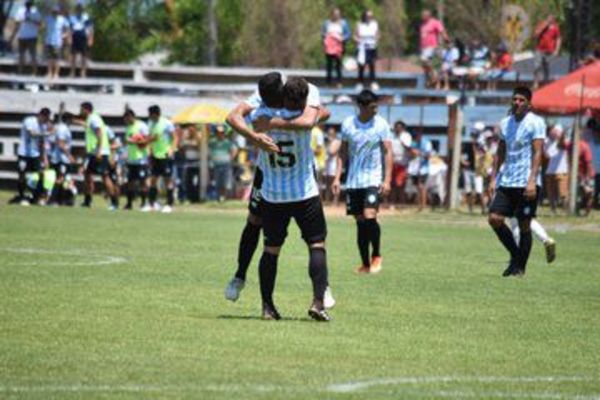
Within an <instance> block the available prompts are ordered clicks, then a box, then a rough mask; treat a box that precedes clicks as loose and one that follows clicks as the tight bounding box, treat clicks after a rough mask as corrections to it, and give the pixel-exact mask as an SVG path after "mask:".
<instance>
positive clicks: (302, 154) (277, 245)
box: [251, 78, 331, 321]
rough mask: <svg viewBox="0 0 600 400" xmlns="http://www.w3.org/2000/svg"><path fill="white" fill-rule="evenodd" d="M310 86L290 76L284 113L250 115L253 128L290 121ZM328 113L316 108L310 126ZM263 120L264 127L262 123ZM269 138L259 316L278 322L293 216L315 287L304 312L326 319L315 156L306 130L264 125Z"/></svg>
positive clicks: (263, 162) (263, 159)
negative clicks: (278, 282)
mask: <svg viewBox="0 0 600 400" xmlns="http://www.w3.org/2000/svg"><path fill="white" fill-rule="evenodd" d="M308 91H309V88H308V83H307V82H306V81H305V80H304V79H302V78H290V79H289V80H288V81H287V82H286V84H285V85H284V88H283V101H284V110H273V109H269V108H267V107H261V108H259V109H257V110H256V111H255V112H253V113H252V115H251V117H252V119H253V120H254V121H255V126H256V127H257V130H259V131H260V130H261V129H260V128H258V127H260V126H264V121H265V120H271V119H272V118H274V117H281V118H283V119H285V120H290V119H293V118H296V117H297V116H299V115H300V114H301V113H302V111H303V110H304V109H305V107H306V104H307V103H306V100H307V96H308ZM328 116H329V115H328V111H326V110H324V109H322V108H316V109H315V110H314V120H313V125H314V124H316V123H317V122H319V120H323V119H327V118H328ZM261 120H262V123H261ZM267 134H268V135H269V137H271V138H272V139H273V140H274V141H275V143H276V144H277V145H278V147H279V152H278V153H268V152H265V151H261V153H260V155H259V161H258V165H259V167H260V169H261V170H262V172H263V182H262V188H261V192H262V197H263V201H262V205H261V209H262V218H263V230H264V245H265V246H264V251H263V254H262V257H261V260H260V264H259V278H260V288H261V297H262V302H263V317H264V318H267V319H269V318H271V319H279V318H280V316H279V313H278V312H277V309H276V308H275V304H274V302H273V290H274V287H275V279H276V275H277V262H278V256H279V252H280V250H281V246H282V245H283V243H284V242H285V238H286V236H287V228H288V225H289V223H290V220H291V219H292V218H294V220H295V221H296V224H297V225H298V227H299V228H300V232H301V233H302V238H303V239H304V241H305V242H306V244H307V245H308V247H309V254H310V259H309V266H308V268H309V275H310V278H311V280H312V284H313V302H312V305H311V307H310V309H309V310H308V314H309V316H310V317H311V318H313V319H315V320H318V321H329V320H330V319H331V318H330V316H329V314H328V313H327V311H326V310H325V307H324V304H323V299H324V296H325V290H326V288H327V285H328V280H327V259H326V253H325V238H326V236H327V227H326V223H325V216H324V213H323V206H322V204H321V200H320V198H319V190H318V186H317V182H316V179H315V171H314V165H315V164H314V155H313V152H312V149H311V147H310V140H311V134H310V129H298V130H283V129H278V127H277V124H268V132H267Z"/></svg>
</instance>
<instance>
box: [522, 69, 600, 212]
mask: <svg viewBox="0 0 600 400" xmlns="http://www.w3.org/2000/svg"><path fill="white" fill-rule="evenodd" d="M532 103H533V108H534V109H535V110H536V111H537V112H539V113H540V114H577V117H576V120H575V123H574V129H573V146H572V150H571V174H570V185H569V186H570V190H569V192H570V196H569V209H570V210H571V213H573V214H574V213H575V210H576V197H577V161H578V159H579V140H580V130H581V114H582V113H583V112H585V111H587V110H590V111H591V112H592V113H593V115H598V114H599V113H600V61H596V62H595V63H593V64H590V65H587V66H585V67H582V68H579V69H578V70H577V71H574V72H572V73H570V74H569V75H566V76H564V77H562V78H561V79H559V80H556V81H554V82H552V83H550V84H548V85H546V86H544V87H543V88H541V89H539V90H536V91H535V92H534V93H533V100H532Z"/></svg>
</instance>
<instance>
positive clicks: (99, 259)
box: [0, 247, 127, 266]
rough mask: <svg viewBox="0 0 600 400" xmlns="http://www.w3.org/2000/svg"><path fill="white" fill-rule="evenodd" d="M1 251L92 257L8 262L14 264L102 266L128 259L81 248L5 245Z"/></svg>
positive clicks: (120, 262)
mask: <svg viewBox="0 0 600 400" xmlns="http://www.w3.org/2000/svg"><path fill="white" fill-rule="evenodd" d="M0 251H5V252H7V253H17V254H54V255H62V256H76V257H83V258H86V257H89V258H92V259H91V260H78V261H45V260H35V261H21V260H17V261H16V262H9V263H8V265H13V266H35V265H44V266H54V265H68V266H98V265H101V266H102V265H113V264H122V263H124V262H126V261H127V260H126V259H125V258H123V257H116V256H107V255H103V254H93V253H86V252H83V251H81V250H49V249H35V248H19V247H5V248H0Z"/></svg>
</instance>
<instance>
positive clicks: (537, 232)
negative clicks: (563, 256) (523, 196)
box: [530, 218, 556, 264]
mask: <svg viewBox="0 0 600 400" xmlns="http://www.w3.org/2000/svg"><path fill="white" fill-rule="evenodd" d="M530 225H531V232H533V236H535V238H536V239H537V240H539V241H540V242H542V244H543V245H544V251H545V253H546V262H547V263H548V264H550V263H552V262H553V261H554V260H555V259H556V242H555V241H554V239H553V238H551V237H550V235H548V232H546V229H545V228H544V227H543V226H542V224H540V223H539V221H538V220H537V219H536V218H533V219H532V220H531V224H530Z"/></svg>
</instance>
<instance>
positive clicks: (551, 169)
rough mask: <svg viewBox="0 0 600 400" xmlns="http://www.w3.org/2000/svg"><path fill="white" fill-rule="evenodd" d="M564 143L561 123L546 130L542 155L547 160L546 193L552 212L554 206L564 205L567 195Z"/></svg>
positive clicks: (554, 210) (566, 159) (567, 178)
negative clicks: (546, 134) (546, 136)
mask: <svg viewBox="0 0 600 400" xmlns="http://www.w3.org/2000/svg"><path fill="white" fill-rule="evenodd" d="M567 153H568V152H567V148H566V143H565V136H564V131H563V128H562V126H561V125H558V124H557V125H554V126H553V127H552V128H550V129H549V131H548V138H547V139H546V143H544V156H545V157H546V159H547V160H548V166H547V167H546V176H545V179H544V180H545V184H546V194H547V195H548V200H549V201H550V208H551V209H552V212H556V206H557V205H558V206H565V205H566V202H567V195H568V181H569V159H568V154H567Z"/></svg>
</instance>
